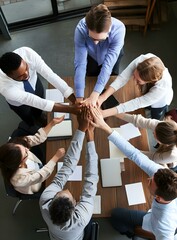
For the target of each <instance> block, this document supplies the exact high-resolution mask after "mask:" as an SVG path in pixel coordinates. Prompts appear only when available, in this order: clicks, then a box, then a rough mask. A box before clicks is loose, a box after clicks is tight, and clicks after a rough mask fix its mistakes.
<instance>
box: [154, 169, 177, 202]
mask: <svg viewBox="0 0 177 240" xmlns="http://www.w3.org/2000/svg"><path fill="white" fill-rule="evenodd" d="M154 181H155V183H156V186H157V189H156V192H155V194H156V195H158V196H160V197H162V198H163V199H164V200H165V201H172V200H173V199H175V198H176V197H177V174H176V173H175V172H174V171H172V170H170V169H168V168H162V169H159V170H158V171H157V172H156V173H155V174H154Z"/></svg>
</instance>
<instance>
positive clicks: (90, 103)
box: [82, 92, 99, 107]
mask: <svg viewBox="0 0 177 240" xmlns="http://www.w3.org/2000/svg"><path fill="white" fill-rule="evenodd" d="M98 97H99V93H98V92H92V93H91V94H90V97H89V98H86V99H85V100H84V101H83V103H82V104H83V105H85V106H87V107H97V100H98Z"/></svg>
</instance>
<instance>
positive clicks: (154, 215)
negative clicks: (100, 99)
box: [91, 108, 177, 240]
mask: <svg viewBox="0 0 177 240" xmlns="http://www.w3.org/2000/svg"><path fill="white" fill-rule="evenodd" d="M91 113H92V116H93V122H92V125H93V126H94V127H98V128H100V129H103V130H104V131H105V132H106V133H107V134H108V135H109V136H108V140H109V141H111V142H112V143H114V144H115V145H116V146H117V147H118V148H119V149H120V151H122V152H123V153H124V154H125V155H126V156H127V158H129V159H130V160H131V161H133V162H134V163H135V164H137V165H138V166H139V167H140V168H141V169H142V170H143V171H144V172H146V173H147V174H148V175H149V177H150V178H148V188H149V191H150V193H151V194H152V195H153V196H154V199H153V201H152V208H151V209H150V210H149V211H148V212H145V211H139V210H130V209H124V208H115V209H113V210H112V215H111V222H112V225H113V227H114V228H115V229H116V230H118V231H119V232H120V233H121V234H124V235H127V236H128V237H129V238H132V237H133V236H134V235H135V228H136V227H142V229H143V230H145V231H146V233H147V232H148V233H149V232H150V233H153V235H154V236H155V238H154V239H156V240H172V239H174V236H175V233H176V229H177V214H176V212H177V174H176V173H175V172H173V171H172V170H170V169H168V168H164V167H163V166H161V165H159V164H157V163H155V162H153V161H149V158H148V157H147V156H146V155H144V154H143V153H142V152H140V151H139V150H138V149H136V148H135V147H134V146H132V145H131V144H130V143H129V142H128V141H127V140H125V139H124V138H123V137H122V136H121V135H119V133H118V132H116V131H114V130H113V129H112V128H110V127H109V126H108V125H107V124H106V123H105V121H104V119H103V116H102V114H101V112H100V111H99V110H98V109H96V108H92V109H91Z"/></svg>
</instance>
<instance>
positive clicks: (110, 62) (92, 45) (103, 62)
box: [74, 4, 125, 106]
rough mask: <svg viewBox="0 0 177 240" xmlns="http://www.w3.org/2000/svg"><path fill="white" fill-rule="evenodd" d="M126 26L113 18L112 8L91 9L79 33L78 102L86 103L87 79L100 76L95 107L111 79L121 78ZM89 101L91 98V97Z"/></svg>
mask: <svg viewBox="0 0 177 240" xmlns="http://www.w3.org/2000/svg"><path fill="white" fill-rule="evenodd" d="M124 38H125V26H124V24H123V23H122V22H121V21H119V20H118V19H115V18H113V17H111V13H110V11H109V10H108V8H107V7H106V6H105V5H103V4H99V5H98V6H96V7H93V8H91V10H90V11H89V12H88V13H87V15H86V17H85V18H83V19H81V20H80V22H79V23H78V25H77V27H76V29H75V36H74V41H75V60H74V63H75V77H74V85H75V92H76V98H77V101H79V102H80V101H82V100H83V99H84V89H85V76H86V75H87V76H98V78H97V82H96V84H95V87H94V89H93V91H92V93H91V95H90V97H89V98H87V99H86V100H85V103H86V104H87V105H93V106H95V105H96V103H97V100H98V97H99V95H100V93H101V92H102V91H103V89H104V87H105V85H106V83H107V82H108V80H109V77H110V75H111V74H112V75H118V73H119V70H118V69H119V62H120V58H121V57H122V55H123V49H122V48H123V45H124ZM87 97H88V96H87Z"/></svg>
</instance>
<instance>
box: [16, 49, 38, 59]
mask: <svg viewBox="0 0 177 240" xmlns="http://www.w3.org/2000/svg"><path fill="white" fill-rule="evenodd" d="M14 52H15V53H17V54H18V55H20V57H21V58H23V59H24V60H25V61H27V62H28V60H30V59H32V58H34V57H36V56H38V54H37V52H35V51H34V50H33V49H32V48H29V47H21V48H18V49H16V50H15V51H14Z"/></svg>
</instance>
